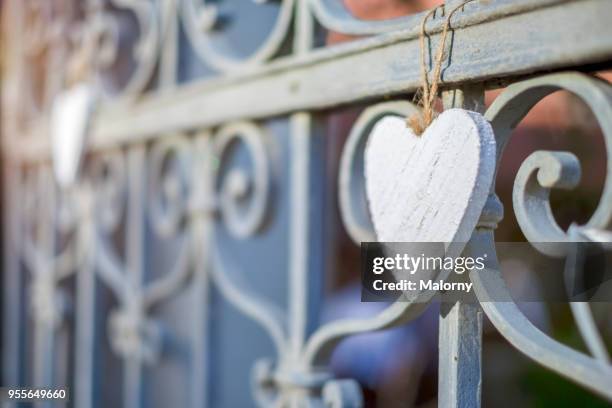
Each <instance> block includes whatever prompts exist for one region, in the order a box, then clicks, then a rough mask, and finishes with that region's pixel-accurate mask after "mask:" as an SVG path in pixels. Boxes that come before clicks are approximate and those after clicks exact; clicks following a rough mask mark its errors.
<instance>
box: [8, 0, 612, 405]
mask: <svg viewBox="0 0 612 408" xmlns="http://www.w3.org/2000/svg"><path fill="white" fill-rule="evenodd" d="M459 1H460V0H453V1H452V2H448V4H447V6H454V5H457V4H459ZM109 2H110V4H112V5H113V7H111V8H109V7H105V6H104V5H103V3H101V2H98V1H94V0H92V1H87V2H76V3H75V4H78V5H79V6H78V7H82V10H81V11H82V13H81V14H79V13H76V14H71V13H63V12H62V11H64V10H62V9H61V8H59V11H58V10H56V9H54V8H53V7H52V4H54V3H53V2H44V1H35V0H29V1H23V2H22V1H18V0H10V1H6V2H4V9H3V12H4V13H3V16H4V19H5V20H3V29H4V30H10V31H9V33H10V35H9V36H5V38H6V39H8V40H7V44H6V49H5V54H4V55H5V56H6V73H5V74H4V75H3V113H4V115H3V123H2V126H3V127H2V129H3V146H4V147H5V152H4V160H5V169H6V171H5V178H4V181H5V185H4V188H5V191H6V194H5V197H6V201H5V203H4V204H5V207H4V212H5V213H4V217H5V224H4V239H5V241H4V246H5V247H4V251H5V255H6V256H5V259H4V262H5V268H4V276H5V280H4V287H5V294H6V296H5V301H6V303H5V305H4V312H5V316H6V318H5V323H6V325H7V326H6V327H7V330H5V331H4V340H3V341H4V343H3V345H4V350H5V352H4V353H5V354H4V358H3V365H4V366H3V373H4V377H3V378H4V379H5V381H6V384H7V385H9V384H11V385H21V384H23V385H31V384H34V385H41V386H50V385H53V384H66V383H70V384H72V387H73V389H74V400H75V403H76V404H77V406H79V407H91V406H117V405H122V406H126V407H140V406H153V407H155V406H160V407H161V406H173V405H174V406H191V407H200V406H248V405H249V404H254V403H257V404H259V405H261V406H271V405H281V406H283V405H293V406H297V405H299V406H303V405H307V406H321V405H323V404H326V405H327V406H332V407H360V406H362V405H363V396H362V395H361V392H360V389H359V386H358V384H357V383H356V381H354V380H351V379H343V380H337V379H335V378H333V375H332V374H331V372H330V370H329V367H328V365H329V362H330V361H329V355H330V353H331V352H332V351H333V350H334V346H335V345H336V344H337V343H338V342H339V341H340V340H342V339H344V338H346V337H348V336H350V335H353V334H358V333H365V332H369V331H374V330H382V329H385V328H390V327H396V326H398V325H400V324H404V323H407V322H409V321H410V320H411V319H413V318H414V317H416V316H418V315H419V314H420V313H421V312H422V311H423V309H424V308H425V307H427V304H426V303H409V302H398V303H394V304H392V305H390V306H388V308H387V309H385V310H383V311H382V312H381V313H380V314H379V315H377V316H374V317H371V318H354V319H343V320H340V321H332V322H328V323H325V324H323V325H321V324H320V322H319V321H318V317H319V313H320V308H321V306H322V299H321V287H322V282H323V281H324V279H325V277H326V274H327V273H328V272H329V271H328V270H327V269H326V268H327V265H326V263H325V248H326V246H327V244H329V242H327V241H326V240H327V239H329V238H328V237H327V236H326V235H325V234H324V220H325V219H326V218H325V216H326V213H325V212H326V211H329V207H328V206H326V204H325V203H326V199H325V193H326V191H325V185H326V181H325V176H326V173H325V172H324V169H325V166H326V165H327V161H328V159H329V158H328V157H327V156H326V152H325V141H326V140H327V139H328V138H327V135H326V134H325V130H324V128H323V126H322V122H321V116H320V110H323V109H328V108H331V107H335V106H338V105H341V104H351V103H354V102H357V101H364V100H380V99H383V98H389V97H392V96H394V95H400V94H405V93H410V92H413V91H414V90H415V89H416V88H417V86H418V85H419V84H420V70H419V59H418V58H417V56H418V55H419V42H418V32H419V27H418V26H419V22H420V21H421V18H422V17H423V14H417V15H413V16H406V17H403V18H399V19H394V20H388V21H360V20H357V19H355V18H354V17H352V16H351V15H350V14H349V13H348V12H347V11H346V10H344V9H343V8H342V6H341V4H340V2H338V1H336V0H284V1H281V2H280V3H275V2H266V1H263V2H257V3H253V4H251V3H248V4H246V3H242V4H241V6H240V7H238V8H234V9H232V8H231V7H229V8H224V5H225V2H214V3H213V2H208V1H196V0H189V1H188V0H186V1H180V2H179V1H178V0H166V1H159V2H143V1H136V0H122V1H118V0H109ZM65 3H67V2H65ZM75 7H77V6H76V5H75ZM118 10H119V11H121V12H122V13H125V14H124V15H123V17H119V16H118V15H117V14H114V13H117V11H118ZM611 10H612V9H611V8H610V5H609V2H608V1H607V0H583V1H560V0H516V1H511V0H498V1H491V2H487V1H475V2H471V3H470V4H468V5H466V6H465V7H464V9H463V10H461V11H460V12H458V13H457V14H456V15H455V17H453V20H452V28H453V36H452V41H451V42H450V44H449V51H450V54H449V58H448V63H447V66H445V67H444V70H443V82H444V87H445V89H446V91H447V92H445V98H444V99H445V108H449V107H464V108H469V109H473V110H477V111H480V110H482V94H483V92H484V88H485V86H491V87H494V86H496V85H497V84H498V83H500V82H503V83H506V82H508V83H510V82H514V81H516V80H517V79H518V78H519V77H522V76H523V75H535V74H540V73H542V72H545V71H549V70H561V69H568V68H571V69H574V68H576V69H584V68H585V67H587V66H588V64H601V65H602V66H605V67H609V66H610V61H612V40H611V39H612V25H610V23H609V22H610V16H611V15H610V13H611ZM251 12H253V13H252V14H251ZM75 15H80V17H79V18H75ZM125 15H129V16H130V18H128V19H127V20H125V19H124V18H125ZM245 15H246V16H248V18H247V20H248V23H245ZM122 18H123V20H122ZM444 19H445V16H444V12H443V10H442V9H440V10H438V11H437V12H436V15H435V16H434V17H433V18H432V19H431V20H430V21H429V23H428V24H427V28H428V32H430V33H434V34H433V35H432V36H431V37H430V39H431V43H430V44H428V45H429V46H430V48H431V49H435V47H436V42H437V37H438V36H437V35H435V33H437V32H439V31H440V30H441V27H442V24H443V21H444ZM251 20H252V21H251ZM121 21H123V23H121ZM125 21H131V22H132V24H131V25H126V24H125ZM228 21H229V22H232V24H229V25H227V22H228ZM26 22H27V24H30V25H31V30H28V31H24V30H21V29H20V28H21V27H25V26H26V25H27V24H26ZM317 23H318V24H321V25H322V26H323V27H324V28H327V29H330V30H335V31H339V32H342V33H345V34H353V35H371V36H370V37H368V38H361V39H358V40H355V41H354V42H351V43H348V44H342V45H336V46H327V47H320V48H316V47H315V45H316V41H315V39H316V38H317V37H316V32H315V31H316V30H317ZM254 27H255V28H257V29H254ZM121 29H123V30H125V31H121ZM130 30H132V31H130ZM181 30H183V31H181ZM241 30H244V31H241ZM181 32H183V33H184V34H186V35H185V37H186V38H183V36H182V34H180V33H181ZM68 33H70V35H61V34H68ZM119 34H121V35H119ZM249 34H250V35H249ZM75 38H76V39H77V41H73V39H75ZM126 38H128V39H129V40H130V41H127V42H125V39H126ZM71 39H72V40H71ZM236 39H238V40H239V41H238V42H239V44H238V45H236V44H235V41H236ZM233 41H234V42H233ZM3 45H4V44H3ZM126 55H127V56H129V57H130V58H129V59H131V60H132V61H131V63H130V64H127V66H124V67H123V68H124V70H122V69H118V66H117V65H115V64H116V63H117V61H119V60H120V59H121V58H125V56H126ZM428 62H429V61H428ZM83 65H84V66H85V68H83ZM156 68H157V69H156ZM80 69H85V70H86V71H87V72H88V73H89V74H90V75H91V76H90V77H89V79H90V80H91V81H93V82H95V84H96V85H98V86H101V89H102V90H103V91H104V92H103V94H104V95H105V96H104V97H105V98H106V99H105V101H104V102H103V103H102V106H101V109H100V111H99V114H98V115H97V116H96V118H95V121H94V123H93V128H92V132H91V134H90V135H89V136H90V137H89V144H88V146H87V149H88V156H87V160H86V161H85V165H84V167H83V171H82V172H81V173H80V174H79V177H78V178H77V180H75V183H74V185H72V186H71V187H70V188H68V189H66V188H60V187H59V186H57V185H56V183H55V181H54V179H53V173H52V169H51V166H50V162H49V158H50V155H51V145H50V143H51V142H50V140H49V138H48V134H49V132H48V128H47V119H48V112H49V110H50V108H51V106H52V103H53V99H54V97H55V96H56V95H57V94H58V93H59V92H61V90H62V89H64V88H65V87H66V86H67V85H68V84H69V83H70V82H71V81H72V80H73V79H74V76H78V73H79V70H80ZM37 70H40V71H42V74H41V75H39V74H40V73H39V74H37ZM558 89H567V90H570V91H572V92H573V93H575V94H577V95H578V96H580V97H581V98H582V99H584V100H585V102H587V104H589V106H590V107H591V109H592V110H593V111H594V113H595V116H596V118H597V120H598V122H599V124H600V126H601V128H602V129H603V131H604V133H605V135H606V146H607V154H608V158H610V157H611V155H612V150H611V149H610V146H611V145H612V143H610V135H612V130H611V122H610V117H611V114H610V110H611V109H612V97H611V96H610V95H612V93H611V92H612V91H610V89H611V88H610V85H609V84H607V83H604V82H602V81H598V80H595V79H592V78H590V77H587V76H585V75H583V74H578V73H563V74H555V75H550V76H543V77H536V78H534V79H531V80H527V81H524V82H519V83H516V84H514V85H512V86H511V87H509V88H508V89H507V90H506V91H505V92H504V93H502V94H501V95H500V96H499V97H498V98H497V100H496V101H495V103H494V104H493V105H492V106H491V108H490V109H489V110H488V111H487V114H486V117H487V119H488V120H489V121H491V124H492V126H493V129H494V132H495V135H496V141H497V145H498V153H497V162H498V163H499V158H500V156H501V154H502V152H503V147H504V145H505V143H506V141H507V139H508V138H509V136H510V133H511V130H512V128H514V126H516V124H517V123H518V122H519V121H520V120H521V119H522V118H523V117H524V115H525V114H526V113H527V112H528V111H529V109H530V108H531V107H532V106H533V105H534V104H535V103H537V102H538V101H539V100H541V99H542V98H543V97H544V96H546V95H547V94H549V93H551V92H553V91H555V90H558ZM415 111H416V107H415V106H414V105H412V104H410V103H409V102H399V101H387V102H382V103H377V102H376V101H374V102H372V105H371V106H370V107H369V108H368V109H366V110H365V111H364V112H363V113H362V115H361V116H360V118H359V119H358V120H357V122H356V123H355V124H354V126H353V129H352V132H351V135H350V137H349V139H348V141H347V142H346V144H345V146H344V150H343V152H342V158H341V163H340V170H339V175H338V202H339V207H340V215H341V219H342V221H343V224H344V227H345V229H346V230H347V232H348V234H349V236H350V237H351V238H352V239H353V240H354V241H355V242H356V243H359V242H360V241H367V240H371V239H372V237H373V230H372V224H371V221H370V216H369V214H368V211H367V209H366V207H365V199H364V198H365V195H364V190H365V189H364V180H363V149H364V147H365V142H366V140H367V137H368V135H369V134H370V132H371V131H372V129H373V128H374V126H375V124H376V123H377V121H378V120H379V119H380V118H381V117H383V116H385V115H388V114H392V115H395V116H402V117H405V116H407V115H409V114H412V113H414V112H415ZM577 168H578V167H577V163H576V162H575V160H574V159H572V158H571V156H568V155H567V154H566V153H555V154H549V153H543V152H538V153H535V154H534V156H532V157H531V158H530V159H528V160H527V161H526V162H525V164H524V165H523V168H522V169H521V171H520V172H519V174H518V175H517V179H516V188H515V193H514V209H515V211H516V214H517V217H518V220H519V222H520V225H521V227H522V228H523V232H524V233H525V235H526V236H527V237H528V238H529V239H530V241H531V242H533V243H534V245H535V246H537V241H541V240H543V239H550V238H551V237H553V238H555V239H559V240H560V241H563V240H566V239H569V238H568V234H579V235H580V236H588V237H593V236H604V235H605V234H604V233H605V232H606V231H607V230H608V229H609V228H610V226H611V219H612V211H611V210H610V208H611V207H610V203H611V202H612V200H611V198H612V187H610V182H611V181H610V179H611V178H610V175H611V174H612V161H611V160H608V168H607V173H608V174H607V179H606V184H605V187H604V190H603V193H602V197H601V200H600V205H599V207H598V208H597V210H596V211H595V213H594V215H593V217H592V218H591V220H590V221H589V222H588V223H587V225H586V226H574V227H573V229H570V231H568V232H564V231H563V230H561V229H560V228H559V227H558V226H557V225H556V222H555V220H554V217H553V216H552V213H551V212H550V208H549V203H548V200H547V199H546V194H542V193H546V192H547V191H548V190H549V189H550V188H555V187H559V186H561V187H569V186H571V184H572V182H573V181H575V178H576V177H575V176H576V175H577ZM534 191H538V192H539V193H540V194H537V195H534V194H533V192H534ZM543 197H544V198H543ZM506 204H509V203H506ZM502 213H503V209H502V206H501V203H500V202H499V200H498V199H497V197H496V196H495V194H494V187H492V188H491V191H490V192H489V194H488V197H487V199H486V202H485V204H484V209H483V210H482V214H480V219H479V221H478V224H477V227H476V229H475V231H474V233H473V234H472V238H471V239H470V241H469V243H468V245H467V247H466V251H470V252H473V253H480V252H482V251H485V250H486V251H488V252H489V253H490V251H491V250H492V249H491V246H492V245H493V242H494V241H493V233H492V231H493V229H494V228H495V226H496V225H497V222H499V220H500V219H501V217H502ZM469 232H470V231H468V235H469ZM489 261H490V264H489V267H490V268H492V269H493V273H492V274H491V275H482V274H481V275H472V276H471V279H472V281H473V282H474V284H475V289H476V295H477V296H478V299H479V300H480V301H481V305H482V309H483V310H484V313H486V314H487V315H488V317H489V319H490V320H491V321H492V322H493V324H494V325H495V326H496V328H497V329H498V330H499V331H500V333H501V334H502V335H503V336H505V337H506V338H507V339H508V340H509V341H510V342H511V343H512V344H513V345H514V346H515V347H516V348H517V349H518V350H519V351H521V352H523V353H525V354H526V355H527V356H529V357H530V358H532V359H534V360H535V361H537V362H539V363H541V364H543V365H544V366H546V367H548V368H549V369H551V370H553V371H556V372H558V373H560V374H561V375H564V376H566V377H568V378H570V379H572V380H573V381H575V382H577V383H578V384H581V385H583V386H584V387H586V388H587V389H590V390H592V391H594V392H596V393H598V394H600V395H602V396H603V397H605V398H608V399H612V395H611V394H610V390H609V384H610V381H611V379H612V371H611V368H610V362H609V355H608V353H607V350H605V348H603V347H602V343H601V337H600V336H599V333H598V332H597V328H596V327H595V326H594V324H593V321H592V315H591V312H590V309H589V307H588V305H585V304H582V305H579V304H574V305H572V310H573V312H574V315H575V318H576V320H577V322H578V325H577V327H578V329H579V331H580V333H581V334H582V336H583V337H584V339H585V343H586V344H587V346H588V348H589V352H590V353H591V354H592V357H591V356H588V355H585V354H583V353H580V352H578V351H575V350H573V349H571V348H569V347H567V346H564V345H561V344H560V343H558V342H557V341H556V340H554V339H552V338H550V337H549V336H547V335H545V334H543V333H542V332H540V331H539V330H537V329H536V328H535V327H534V326H533V325H531V324H530V323H529V321H528V320H527V318H526V317H525V316H524V315H523V314H522V312H520V310H519V309H518V307H516V305H515V304H514V303H511V302H510V303H503V302H493V301H490V300H491V299H490V296H491V291H502V292H503V291H504V290H505V289H504V285H503V280H502V278H501V276H498V275H499V274H498V272H499V271H498V266H497V265H496V261H495V260H494V259H489ZM504 293H505V292H504ZM480 307H481V306H480V305H478V304H471V303H462V302H458V303H456V304H453V305H447V306H445V307H444V308H443V311H442V316H441V321H440V327H441V339H442V341H441V342H440V355H441V359H440V374H441V378H440V398H439V400H440V403H441V404H442V405H444V406H478V404H479V403H480V387H481V373H480V362H481V356H480V351H481V338H480V336H481V329H482V311H481V309H480ZM71 336H72V337H73V338H74V340H73V341H71ZM262 356H263V358H262ZM72 362H74V364H72ZM238 367H239V368H238ZM101 371H102V372H103V373H104V375H101V374H100V372H101ZM249 372H250V373H251V374H250V380H251V384H250V385H249V384H248V382H249ZM171 387H172V389H173V390H175V391H176V392H167V391H168V390H169V389H170V388H171ZM249 390H250V391H251V392H249ZM251 393H252V395H251ZM94 395H95V396H100V398H101V399H98V398H94Z"/></svg>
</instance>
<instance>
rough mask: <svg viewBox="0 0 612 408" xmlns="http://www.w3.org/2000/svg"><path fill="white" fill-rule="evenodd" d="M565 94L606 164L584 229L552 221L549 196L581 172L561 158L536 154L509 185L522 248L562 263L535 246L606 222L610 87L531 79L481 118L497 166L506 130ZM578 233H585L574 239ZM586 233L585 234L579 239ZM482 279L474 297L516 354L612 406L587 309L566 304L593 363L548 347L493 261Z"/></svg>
mask: <svg viewBox="0 0 612 408" xmlns="http://www.w3.org/2000/svg"><path fill="white" fill-rule="evenodd" d="M558 90H567V91H569V92H572V93H573V94H575V95H577V96H578V97H580V98H581V99H582V100H584V102H585V103H586V104H587V105H588V106H589V107H590V108H591V110H592V111H593V113H594V115H595V117H596V119H597V121H598V122H599V124H600V126H601V128H602V130H603V134H604V139H605V144H606V152H607V156H608V164H607V177H606V181H605V184H604V189H603V192H602V196H601V198H600V201H599V205H598V207H597V209H596V210H595V212H594V213H593V215H592V216H591V218H590V220H589V221H588V222H587V223H586V224H585V225H584V226H578V225H572V227H571V228H570V229H569V230H568V231H567V232H565V231H563V230H562V229H561V228H560V227H559V225H558V224H557V222H556V221H555V218H554V216H553V214H552V211H551V208H550V202H549V194H550V189H551V188H566V189H568V188H572V187H574V186H575V185H576V184H577V183H578V180H579V178H580V165H579V161H578V160H577V158H576V157H575V156H573V155H572V154H570V153H567V152H547V151H537V152H535V153H533V154H531V155H530V156H529V157H528V158H527V159H526V160H525V162H524V163H523V164H522V166H521V168H520V170H519V172H518V174H517V178H516V180H515V186H514V193H513V201H514V209H515V214H516V217H517V220H518V222H519V225H520V226H521V229H522V231H523V233H524V234H525V236H526V237H527V239H528V240H529V242H531V243H532V244H533V245H534V247H536V248H537V249H539V250H540V251H542V252H543V253H545V254H547V255H549V256H564V255H566V254H567V251H568V249H569V248H571V245H557V246H550V245H548V246H546V247H544V246H542V245H538V244H539V243H542V242H549V243H550V242H560V243H566V242H567V243H569V242H571V241H572V240H575V239H576V237H578V236H581V238H580V239H579V240H581V241H582V240H584V237H585V236H589V235H596V236H609V234H607V235H606V234H604V232H606V231H607V230H608V229H609V228H610V226H611V222H612V207H611V204H610V203H612V176H611V174H612V161H610V157H612V120H610V118H611V117H612V86H610V84H608V83H606V82H604V81H601V80H599V79H595V78H593V77H589V76H586V75H584V74H579V73H560V74H552V75H546V76H543V77H539V78H534V79H530V80H527V81H523V82H519V83H516V84H513V85H511V86H509V87H508V88H507V89H506V90H505V91H504V92H503V93H502V94H501V95H500V96H499V97H498V98H497V99H496V100H495V102H494V103H493V104H492V105H491V107H490V108H489V109H488V110H487V112H486V115H485V116H486V117H487V119H488V120H489V121H490V122H491V124H492V126H493V129H494V131H495V135H496V138H497V148H498V154H497V156H498V163H499V162H500V160H499V159H500V157H501V155H502V153H503V150H504V147H505V145H506V144H507V141H508V140H509V138H510V136H511V133H512V130H513V129H514V128H515V127H516V125H517V124H518V123H519V122H520V121H521V120H522V119H523V118H524V117H525V115H526V114H527V113H528V112H529V110H530V109H531V108H532V107H533V106H534V105H535V104H536V103H537V102H539V101H540V100H541V99H542V98H544V97H545V96H547V95H549V94H551V93H553V92H555V91H558ZM582 231H584V232H585V233H581V232H582ZM586 232H588V233H586ZM483 245H484V246H485V247H486V248H484V249H486V251H485V252H489V253H494V247H493V245H494V244H493V242H492V241H491V242H487V243H483ZM487 268H490V269H489V270H487V271H486V273H479V274H473V275H471V276H470V277H471V279H472V281H473V282H474V290H475V292H476V295H477V297H478V299H480V300H481V305H482V308H483V310H484V312H485V313H486V314H487V316H488V317H489V319H490V320H491V322H492V323H493V325H494V326H495V327H496V328H497V329H498V330H499V332H500V333H501V334H502V335H503V336H504V337H505V338H506V339H508V341H509V342H510V343H511V344H513V345H514V346H515V347H516V348H517V349H519V350H520V351H522V352H523V353H525V354H526V355H527V356H529V357H530V358H532V359H533V360H535V361H537V362H539V363H540V364H542V365H544V366H546V367H548V368H549V369H551V370H553V371H556V372H558V373H559V374H561V375H564V376H566V377H568V378H570V379H572V380H573V381H575V382H576V383H578V384H581V385H583V386H584V387H586V388H588V389H591V390H593V391H594V392H596V393H598V394H600V395H601V396H603V397H605V398H607V399H609V400H612V392H611V390H610V387H609V382H610V379H612V366H611V365H610V362H609V356H608V353H607V351H606V350H605V349H604V348H603V347H602V344H603V343H602V341H601V337H600V334H599V332H598V330H597V328H596V326H595V324H594V321H593V317H592V314H591V311H590V308H589V305H588V303H577V302H570V305H571V308H572V312H573V313H574V317H575V320H576V322H577V327H578V330H579V332H580V334H581V335H582V337H583V338H584V340H585V343H586V344H587V346H588V348H589V351H590V352H591V354H592V356H593V357H591V356H588V355H585V354H583V353H581V352H578V351H576V350H574V349H572V348H570V347H567V346H565V345H563V344H561V343H559V342H557V341H556V340H554V339H552V338H551V337H549V336H548V335H546V334H545V333H543V332H541V331H540V330H539V329H538V328H536V327H535V326H534V325H533V324H532V323H531V322H530V321H529V319H527V317H526V316H525V315H524V314H523V313H522V312H521V310H520V309H519V308H518V306H517V305H516V303H514V302H513V301H505V302H493V301H490V300H491V299H494V298H499V297H501V298H503V299H506V300H510V299H512V296H511V294H510V293H509V291H508V289H507V287H506V284H505V282H504V278H503V276H502V275H501V272H500V270H499V265H498V264H497V262H496V261H495V260H490V262H489V264H487Z"/></svg>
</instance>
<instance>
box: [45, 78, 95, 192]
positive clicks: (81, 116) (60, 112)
mask: <svg viewBox="0 0 612 408" xmlns="http://www.w3.org/2000/svg"><path fill="white" fill-rule="evenodd" d="M94 103H95V95H94V90H93V87H92V86H90V85H88V84H79V85H77V86H74V87H73V88H71V89H69V90H67V91H65V92H63V93H61V94H60V95H58V96H57V97H56V98H55V100H54V101H53V107H52V109H51V149H52V154H53V170H54V173H55V178H56V180H57V182H58V183H59V184H60V185H61V186H62V187H68V186H70V185H71V184H72V183H74V181H75V179H76V177H77V173H78V169H79V166H80V163H81V158H82V155H83V149H84V145H85V138H86V136H87V131H88V128H89V124H90V121H91V114H92V112H93V107H94Z"/></svg>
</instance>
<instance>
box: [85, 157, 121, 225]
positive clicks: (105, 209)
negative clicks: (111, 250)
mask: <svg viewBox="0 0 612 408" xmlns="http://www.w3.org/2000/svg"><path fill="white" fill-rule="evenodd" d="M89 173H90V179H91V182H92V184H93V185H94V186H95V190H94V191H93V194H94V196H95V200H94V206H95V211H94V216H95V217H96V223H97V224H98V225H99V227H100V229H101V230H102V231H103V232H105V233H110V232H112V231H113V230H115V229H116V228H117V226H118V225H119V222H120V221H121V217H122V215H123V208H124V205H125V198H126V188H127V185H126V183H127V180H126V177H127V175H126V169H125V157H124V153H123V152H122V151H121V150H120V149H114V150H111V151H108V152H105V153H103V154H101V155H99V156H97V157H95V158H93V160H92V163H91V166H90V168H89Z"/></svg>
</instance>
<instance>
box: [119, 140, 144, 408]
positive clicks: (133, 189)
mask: <svg viewBox="0 0 612 408" xmlns="http://www.w3.org/2000/svg"><path fill="white" fill-rule="evenodd" d="M145 153H146V152H145V146H144V145H136V146H134V147H131V148H130V149H129V151H128V156H127V161H128V180H129V182H128V188H129V190H128V191H129V195H128V214H127V218H128V221H127V226H126V227H127V231H126V237H127V251H126V261H127V266H128V272H129V274H130V276H129V279H128V281H127V282H128V284H129V285H133V289H134V293H133V299H130V302H136V303H137V304H136V305H129V306H127V307H137V308H140V307H141V296H142V294H141V286H142V280H143V273H144V270H143V268H144V265H143V264H144V252H143V251H144V248H143V244H144V213H145V206H144V200H145V197H144V194H145V191H144V184H145V177H144V163H145V158H146V157H145ZM140 312H141V311H139V312H138V313H140ZM140 317H142V316H139V318H140ZM139 351H140V350H139ZM124 381H125V385H124V389H123V392H124V407H125V408H138V407H140V406H141V404H142V364H141V360H140V357H139V356H128V357H127V359H126V360H125V379H124Z"/></svg>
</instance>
